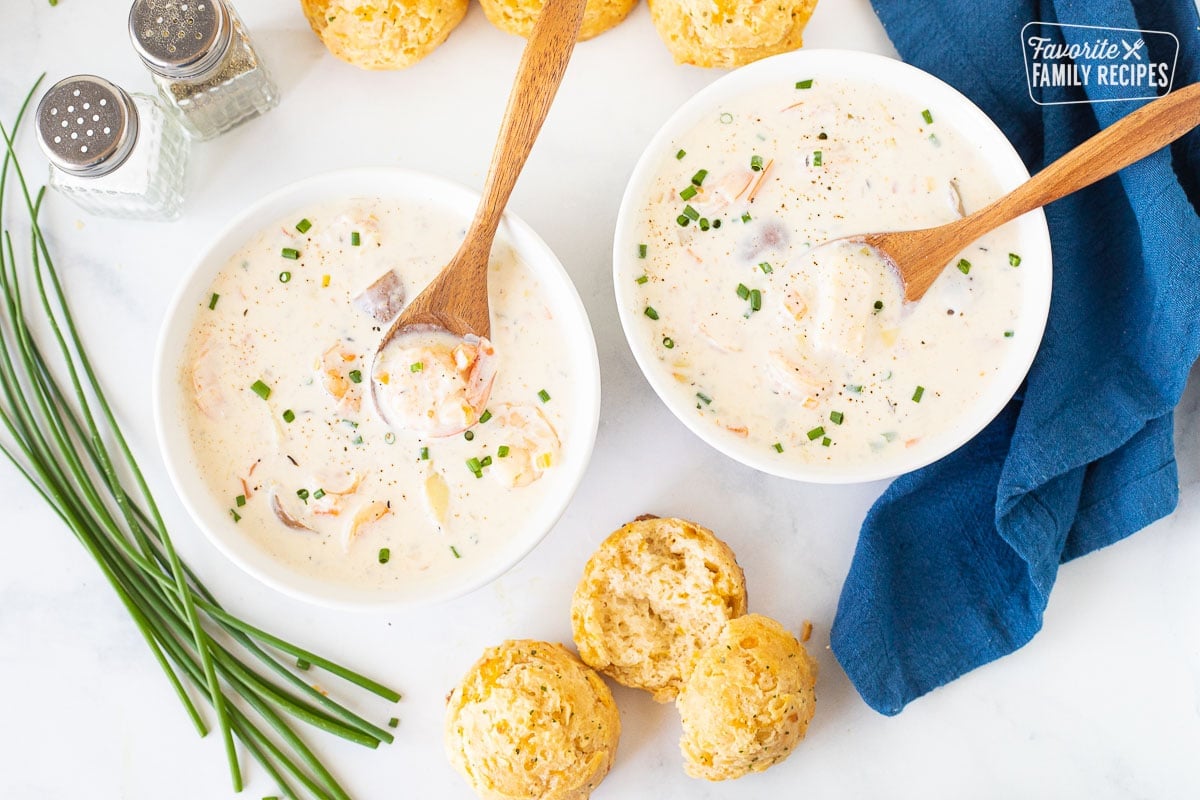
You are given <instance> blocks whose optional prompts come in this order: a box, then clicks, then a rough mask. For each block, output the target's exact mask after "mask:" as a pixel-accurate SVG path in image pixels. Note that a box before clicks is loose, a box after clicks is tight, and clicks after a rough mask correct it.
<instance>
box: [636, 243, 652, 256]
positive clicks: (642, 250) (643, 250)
mask: <svg viewBox="0 0 1200 800" xmlns="http://www.w3.org/2000/svg"><path fill="white" fill-rule="evenodd" d="M649 249H650V248H649V247H648V246H647V245H644V244H639V245H638V258H645V257H646V252H647V251H648V250H649Z"/></svg>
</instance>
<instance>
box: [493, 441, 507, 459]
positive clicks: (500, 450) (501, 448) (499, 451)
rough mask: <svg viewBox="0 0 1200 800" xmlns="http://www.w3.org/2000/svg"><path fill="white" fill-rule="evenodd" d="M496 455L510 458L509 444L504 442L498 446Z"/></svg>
mask: <svg viewBox="0 0 1200 800" xmlns="http://www.w3.org/2000/svg"><path fill="white" fill-rule="evenodd" d="M496 456H497V457H498V458H508V445H506V444H502V445H500V446H499V447H497V448H496Z"/></svg>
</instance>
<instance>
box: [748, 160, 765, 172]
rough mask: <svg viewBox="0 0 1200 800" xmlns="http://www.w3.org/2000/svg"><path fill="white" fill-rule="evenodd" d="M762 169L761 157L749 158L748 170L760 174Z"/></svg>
mask: <svg viewBox="0 0 1200 800" xmlns="http://www.w3.org/2000/svg"><path fill="white" fill-rule="evenodd" d="M762 167H763V162H762V156H750V169H752V170H754V171H755V172H762Z"/></svg>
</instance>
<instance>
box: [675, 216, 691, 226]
mask: <svg viewBox="0 0 1200 800" xmlns="http://www.w3.org/2000/svg"><path fill="white" fill-rule="evenodd" d="M675 221H676V222H678V223H679V224H680V226H681V227H684V228H686V227H687V226H688V223H689V222H691V220H690V219H688V218H687V217H685V216H684V215H683V214H680V215H679V216H678V217H676V218H675Z"/></svg>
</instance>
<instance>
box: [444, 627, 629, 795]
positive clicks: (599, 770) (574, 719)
mask: <svg viewBox="0 0 1200 800" xmlns="http://www.w3.org/2000/svg"><path fill="white" fill-rule="evenodd" d="M446 703H447V708H446V728H445V744H446V754H447V755H448V756H449V758H450V763H451V764H453V765H454V767H455V769H457V770H458V771H459V772H460V773H462V775H463V777H465V778H466V779H467V782H468V783H470V784H471V787H472V788H473V789H474V790H475V792H476V793H477V794H478V795H479V796H480V797H482V798H484V799H485V800H517V798H522V799H523V800H528V798H535V797H536V798H541V799H542V800H585V799H586V798H587V797H588V795H589V794H591V792H592V790H594V789H595V788H596V786H597V785H599V783H600V781H601V780H602V779H603V778H604V776H605V775H607V774H608V770H609V768H610V767H611V766H612V762H613V757H614V756H615V754H616V750H617V739H618V738H619V737H620V734H621V719H620V717H619V715H618V714H617V706H616V704H615V703H614V702H613V697H612V693H611V692H609V690H608V687H607V686H605V684H604V681H603V680H602V679H601V678H600V676H599V675H597V674H596V673H595V672H594V671H592V670H591V669H589V668H588V667H586V666H584V665H583V664H582V663H580V661H579V660H578V659H577V658H575V657H574V656H573V655H571V653H570V652H569V651H568V650H567V649H566V648H565V647H563V646H562V645H560V644H550V643H548V642H538V641H532V640H519V641H507V642H505V643H504V644H502V645H500V646H499V647H491V648H488V649H487V650H485V651H484V653H483V656H482V657H481V658H480V659H479V660H478V661H477V662H475V664H474V665H473V666H472V667H471V669H470V670H469V671H468V672H467V674H466V676H465V677H463V679H462V681H461V682H460V683H459V685H458V686H457V687H455V689H454V690H453V691H452V692H451V693H450V696H449V697H448V698H447V700H446Z"/></svg>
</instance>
